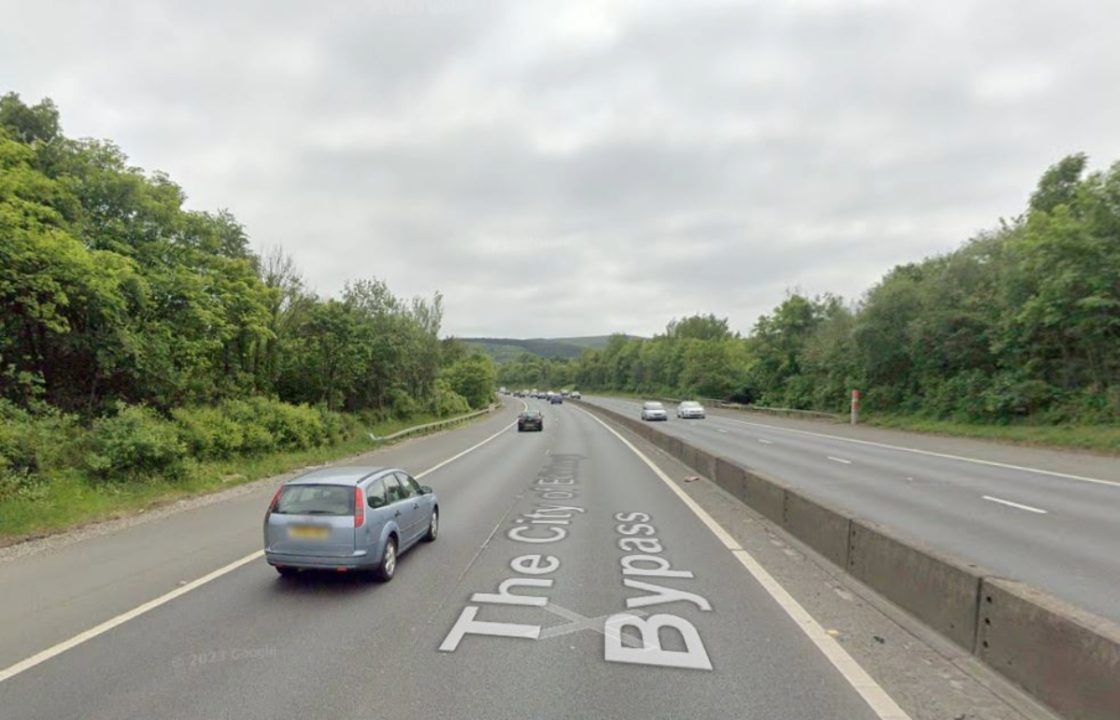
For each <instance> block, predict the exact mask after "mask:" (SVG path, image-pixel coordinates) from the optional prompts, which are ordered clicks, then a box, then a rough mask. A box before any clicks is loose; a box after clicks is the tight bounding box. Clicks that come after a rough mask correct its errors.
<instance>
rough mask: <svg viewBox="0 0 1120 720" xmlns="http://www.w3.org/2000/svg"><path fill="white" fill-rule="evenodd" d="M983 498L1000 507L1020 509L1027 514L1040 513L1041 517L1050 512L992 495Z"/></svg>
mask: <svg viewBox="0 0 1120 720" xmlns="http://www.w3.org/2000/svg"><path fill="white" fill-rule="evenodd" d="M981 497H983V498H984V499H985V500H989V501H991V502H994V503H999V504H1000V505H1007V506H1008V507H1013V508H1019V509H1020V510H1026V511H1027V512H1032V513H1038V514H1039V515H1045V514H1046V513H1047V512H1049V511H1047V510H1043V509H1042V508H1036V507H1031V506H1030V505H1022V504H1020V503H1017V502H1011V501H1010V500H1004V499H1003V498H997V497H992V496H991V495H982V496H981Z"/></svg>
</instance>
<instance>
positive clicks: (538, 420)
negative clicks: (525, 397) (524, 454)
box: [517, 410, 544, 432]
mask: <svg viewBox="0 0 1120 720" xmlns="http://www.w3.org/2000/svg"><path fill="white" fill-rule="evenodd" d="M527 430H535V431H537V432H542V431H543V430H544V415H542V414H541V411H540V410H526V411H525V412H523V413H521V414H520V415H518V416H517V432H525V431H527Z"/></svg>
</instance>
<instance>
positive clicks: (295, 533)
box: [288, 525, 331, 540]
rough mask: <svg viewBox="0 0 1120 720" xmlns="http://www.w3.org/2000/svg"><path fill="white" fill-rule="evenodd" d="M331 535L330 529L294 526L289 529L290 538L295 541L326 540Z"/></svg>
mask: <svg viewBox="0 0 1120 720" xmlns="http://www.w3.org/2000/svg"><path fill="white" fill-rule="evenodd" d="M330 534H331V531H330V529H329V528H325V527H314V526H310V525H292V526H291V527H289V528H288V537H290V538H292V539H293V540H326V539H327V538H328V537H330Z"/></svg>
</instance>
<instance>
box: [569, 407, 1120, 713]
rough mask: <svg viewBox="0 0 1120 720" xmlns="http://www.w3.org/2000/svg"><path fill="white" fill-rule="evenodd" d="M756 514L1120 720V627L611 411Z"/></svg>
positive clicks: (1008, 667) (993, 662) (952, 632)
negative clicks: (996, 576) (898, 534)
mask: <svg viewBox="0 0 1120 720" xmlns="http://www.w3.org/2000/svg"><path fill="white" fill-rule="evenodd" d="M585 407H587V408H588V409H589V410H592V411H593V412H595V413H597V414H599V415H602V416H604V417H606V418H608V419H611V420H615V421H617V422H618V423H619V424H621V425H623V426H624V427H628V428H630V429H633V430H635V431H636V432H637V434H638V435H639V436H641V437H645V438H647V439H651V440H653V441H654V443H655V444H656V445H658V446H659V447H663V448H667V449H669V451H670V453H672V454H673V456H674V457H677V458H678V459H680V460H681V461H682V462H684V463H685V464H686V465H688V466H689V467H690V468H692V469H693V470H695V471H696V472H698V473H700V474H702V475H704V476H705V477H708V478H710V479H711V480H712V481H714V482H715V483H716V484H718V485H720V486H721V487H723V488H724V489H725V490H727V491H728V492H729V493H731V494H732V495H734V496H735V497H736V498H739V499H740V500H741V501H742V502H744V503H745V504H747V505H749V506H750V507H751V508H752V509H754V510H755V511H756V512H758V513H760V514H761V515H762V516H764V517H766V518H767V519H769V520H771V521H772V522H774V523H775V524H776V525H779V526H781V527H782V528H783V529H785V530H786V531H787V532H789V533H790V534H791V535H793V536H794V537H796V538H798V539H800V540H801V541H803V542H804V543H805V544H806V545H808V546H809V547H811V548H813V549H814V550H816V551H817V552H819V553H820V554H821V555H822V556H824V557H825V558H827V559H829V560H830V561H831V562H834V563H836V564H837V565H838V566H839V567H841V568H843V569H844V570H846V571H847V572H848V573H849V574H851V575H852V576H853V577H855V578H856V579H858V580H860V581H861V582H863V583H864V584H865V585H867V586H868V587H870V588H871V589H873V590H875V591H876V592H878V593H879V594H881V595H883V596H884V597H886V598H887V599H888V600H890V601H891V602H893V603H894V604H895V605H897V606H899V607H900V608H902V609H903V610H905V611H907V612H908V613H910V614H911V615H912V616H914V617H915V618H917V619H918V620H920V621H921V622H923V623H925V624H926V625H928V626H929V627H931V628H933V629H934V630H936V631H938V632H939V633H941V634H942V635H943V636H945V637H946V638H948V639H949V640H951V641H952V642H954V643H956V644H957V645H959V646H960V647H962V648H964V649H965V650H967V651H968V652H969V653H972V654H974V655H975V656H976V657H977V658H978V659H980V660H981V661H982V662H984V663H985V664H987V665H988V666H989V667H991V668H993V669H994V670H996V671H997V672H999V673H1001V674H1002V675H1003V676H1004V677H1006V678H1007V679H1008V680H1010V681H1011V682H1013V683H1016V684H1018V685H1019V686H1020V687H1022V688H1023V689H1024V690H1025V691H1027V692H1028V693H1030V694H1031V695H1032V696H1034V697H1035V698H1036V699H1038V700H1039V701H1041V702H1043V703H1045V704H1047V705H1049V706H1050V707H1052V708H1053V709H1054V710H1056V711H1057V712H1059V713H1061V714H1062V715H1064V716H1065V717H1067V718H1069V719H1070V720H1120V625H1117V624H1116V623H1113V622H1110V621H1108V620H1105V619H1103V618H1099V617H1097V616H1095V615H1092V614H1090V613H1087V612H1085V611H1083V610H1079V609H1077V608H1075V607H1072V606H1070V605H1069V604H1067V603H1064V602H1061V601H1059V600H1057V599H1055V598H1052V597H1050V596H1049V595H1047V594H1045V593H1043V592H1041V591H1039V590H1037V589H1034V588H1031V587H1029V586H1027V585H1024V584H1022V583H1018V582H1013V581H1010V580H1006V579H1002V578H995V577H992V576H990V574H989V573H986V572H985V571H984V570H982V569H981V568H978V567H976V566H974V565H969V564H968V563H965V562H963V561H960V560H957V559H954V558H951V557H948V556H946V555H943V554H941V553H939V552H937V551H935V550H932V549H930V548H928V547H925V546H924V545H923V544H922V543H920V542H918V541H916V540H912V539H904V538H902V537H899V536H896V535H895V534H894V533H893V532H892V531H890V530H888V529H887V528H884V527H882V526H880V525H876V524H874V523H870V522H867V521H864V520H860V519H859V518H856V517H853V516H851V515H849V514H848V513H846V512H844V511H842V510H839V509H834V508H831V507H829V506H828V505H826V504H824V503H821V502H818V501H816V500H812V499H810V498H808V497H806V496H804V495H802V494H801V493H799V492H795V491H793V490H790V489H788V488H786V487H784V486H783V485H782V484H781V483H779V482H777V481H775V480H772V479H770V478H766V477H763V476H760V475H758V474H757V473H755V472H753V471H751V470H749V469H748V468H744V467H742V466H740V465H738V464H737V463H735V462H732V461H731V460H728V459H726V458H722V457H719V456H717V455H712V454H711V453H708V452H707V451H704V450H701V449H700V448H696V447H693V446H691V445H690V444H689V443H687V442H684V441H680V440H678V439H676V438H674V439H673V440H672V441H670V440H668V439H667V436H666V435H665V434H664V433H662V432H661V431H660V430H659V429H657V428H654V427H651V426H650V424H649V423H642V422H641V421H638V420H636V419H634V418H630V417H627V416H623V415H620V414H619V413H616V412H614V411H611V410H607V409H605V408H601V407H597V406H594V405H585Z"/></svg>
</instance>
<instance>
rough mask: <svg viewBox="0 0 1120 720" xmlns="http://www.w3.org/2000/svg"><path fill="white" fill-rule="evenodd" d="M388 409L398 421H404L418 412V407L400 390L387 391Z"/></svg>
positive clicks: (411, 398)
mask: <svg viewBox="0 0 1120 720" xmlns="http://www.w3.org/2000/svg"><path fill="white" fill-rule="evenodd" d="M389 408H390V412H392V414H393V417H394V418H397V419H399V420H406V419H408V418H410V417H412V416H413V415H416V414H417V413H419V412H420V405H419V404H418V403H417V402H416V400H415V399H414V398H413V397H412V396H411V395H409V394H408V393H407V392H406V391H405V390H403V389H401V388H393V389H392V390H390V391H389Z"/></svg>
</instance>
